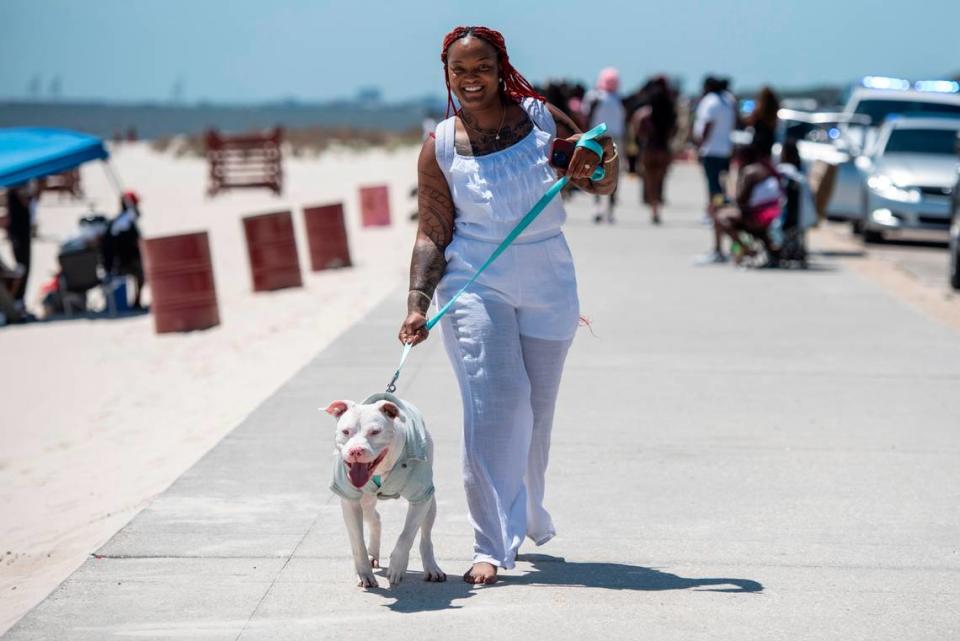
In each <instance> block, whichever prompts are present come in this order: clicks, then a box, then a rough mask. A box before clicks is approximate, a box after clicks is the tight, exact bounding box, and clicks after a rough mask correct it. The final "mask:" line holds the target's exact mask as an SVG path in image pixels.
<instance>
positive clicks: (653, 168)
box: [632, 76, 677, 225]
mask: <svg viewBox="0 0 960 641" xmlns="http://www.w3.org/2000/svg"><path fill="white" fill-rule="evenodd" d="M645 93H646V95H647V105H646V106H644V107H641V108H640V109H638V110H637V111H636V113H634V116H633V119H632V122H633V127H632V128H633V129H634V130H635V131H636V132H637V136H638V138H639V139H640V141H641V142H642V151H641V155H640V164H641V166H642V168H643V202H644V203H646V204H647V205H649V206H650V216H651V220H652V222H653V224H655V225H659V224H660V205H661V203H663V183H664V180H665V179H666V177H667V170H668V169H669V167H670V162H671V160H672V159H673V152H672V151H671V149H670V141H671V140H672V139H673V136H674V134H675V133H676V131H677V109H676V106H675V105H674V101H673V96H672V94H671V92H670V86H669V84H668V83H667V79H666V78H665V77H663V76H658V77H656V78H654V79H653V80H651V81H650V82H649V83H648V85H647V87H646V88H645Z"/></svg>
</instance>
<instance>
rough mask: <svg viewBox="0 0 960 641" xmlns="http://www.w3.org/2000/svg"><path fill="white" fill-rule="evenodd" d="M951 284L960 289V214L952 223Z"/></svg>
mask: <svg viewBox="0 0 960 641" xmlns="http://www.w3.org/2000/svg"><path fill="white" fill-rule="evenodd" d="M950 286H951V287H953V288H954V289H960V214H958V215H956V216H954V218H953V224H952V225H950Z"/></svg>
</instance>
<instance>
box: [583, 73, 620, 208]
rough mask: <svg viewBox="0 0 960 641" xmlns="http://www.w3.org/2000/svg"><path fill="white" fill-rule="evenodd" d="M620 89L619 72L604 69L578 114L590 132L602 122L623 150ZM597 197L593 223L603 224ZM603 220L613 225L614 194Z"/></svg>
mask: <svg viewBox="0 0 960 641" xmlns="http://www.w3.org/2000/svg"><path fill="white" fill-rule="evenodd" d="M619 90H620V72H619V71H617V70H616V69H614V68H613V67H607V68H606V69H603V70H602V71H601V72H600V74H599V75H598V76H597V86H596V88H595V89H591V90H590V91H588V92H587V95H586V96H584V99H583V105H582V108H581V111H582V112H583V115H584V116H585V117H586V120H587V129H593V128H594V127H596V126H597V125H598V124H600V123H601V122H603V123H606V124H607V134H606V135H607V136H610V137H611V138H613V140H614V143H615V144H616V146H617V148H618V149H619V148H624V144H623V134H624V131H625V129H626V114H625V112H624V109H623V101H622V100H621V99H620V95H619V94H618V93H617V92H618V91H619ZM600 198H601V197H600V196H599V195H597V196H595V197H594V202H595V203H596V204H597V209H598V211H597V213H596V215H595V216H594V218H593V220H594V222H597V223H600V222H603V218H604V214H603V212H602V211H599V209H600V202H601V200H600ZM608 198H609V200H608V205H607V212H606V218H607V222H608V223H612V222H613V208H614V207H615V206H616V204H617V192H616V190H614V191H613V192H612V193H611V194H610V195H609V197H608Z"/></svg>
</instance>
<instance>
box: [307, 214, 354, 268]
mask: <svg viewBox="0 0 960 641" xmlns="http://www.w3.org/2000/svg"><path fill="white" fill-rule="evenodd" d="M303 219H304V222H305V223H306V225H307V244H308V245H309V247H310V268H311V269H312V270H313V271H315V272H318V271H320V270H322V269H331V268H334V267H349V266H350V247H349V245H348V244H347V228H346V227H345V226H344V224H343V204H342V203H335V204H333V205H318V206H316V207H304V208H303Z"/></svg>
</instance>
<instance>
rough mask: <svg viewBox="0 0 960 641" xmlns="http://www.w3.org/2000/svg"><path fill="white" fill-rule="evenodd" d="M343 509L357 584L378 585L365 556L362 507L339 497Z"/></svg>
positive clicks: (362, 586)
mask: <svg viewBox="0 0 960 641" xmlns="http://www.w3.org/2000/svg"><path fill="white" fill-rule="evenodd" d="M340 507H341V508H342V509H343V522H344V524H345V525H346V526H347V534H349V535H350V551H351V552H353V566H354V568H356V570H357V579H358V581H357V585H359V586H360V587H361V588H376V587H379V584H378V583H377V577H375V576H374V575H373V567H372V566H371V565H370V557H369V556H367V546H366V545H364V543H363V508H362V507H361V506H360V502H359V501H348V500H347V499H340Z"/></svg>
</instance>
